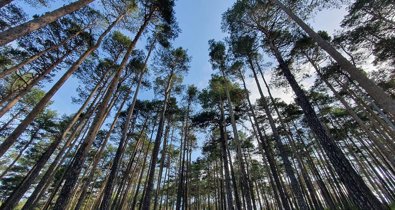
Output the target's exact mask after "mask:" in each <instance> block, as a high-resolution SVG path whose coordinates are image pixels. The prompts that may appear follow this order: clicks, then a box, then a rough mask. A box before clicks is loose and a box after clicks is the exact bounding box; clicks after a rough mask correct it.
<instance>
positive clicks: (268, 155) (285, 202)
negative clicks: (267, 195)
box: [240, 72, 291, 210]
mask: <svg viewBox="0 0 395 210" xmlns="http://www.w3.org/2000/svg"><path fill="white" fill-rule="evenodd" d="M240 77H241V80H242V82H243V87H244V90H245V91H246V94H247V102H248V105H249V110H250V112H251V115H252V117H253V120H254V124H255V127H256V131H257V134H258V137H259V140H260V143H261V145H262V148H263V150H264V154H265V156H266V159H267V160H268V162H269V167H270V171H271V172H272V174H273V177H274V182H275V184H274V183H273V184H274V185H275V186H276V187H277V190H278V191H279V194H280V196H279V197H280V198H281V201H282V203H283V204H282V207H283V208H284V209H286V210H290V209H291V207H290V206H289V204H288V200H287V198H286V195H285V192H284V189H283V188H282V187H281V186H282V185H281V183H280V180H279V175H278V174H277V169H276V168H277V166H276V160H275V159H274V152H273V150H272V148H271V147H270V145H269V143H268V142H266V141H265V138H264V136H263V134H262V131H261V129H260V126H259V124H258V119H257V117H256V115H255V111H254V109H253V106H252V103H251V100H250V98H249V94H248V89H247V85H246V82H245V79H244V76H243V74H242V73H241V72H240ZM271 187H272V189H273V191H274V192H276V189H275V187H274V186H273V185H271ZM278 203H279V205H280V202H278Z"/></svg>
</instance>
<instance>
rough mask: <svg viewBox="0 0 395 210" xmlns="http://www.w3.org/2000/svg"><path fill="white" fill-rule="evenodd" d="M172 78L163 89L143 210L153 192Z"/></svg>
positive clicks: (170, 76)
mask: <svg viewBox="0 0 395 210" xmlns="http://www.w3.org/2000/svg"><path fill="white" fill-rule="evenodd" d="M174 76H175V75H174V73H173V72H171V73H170V75H169V79H168V81H167V85H166V89H165V98H164V100H163V107H162V111H161V115H160V118H159V125H158V131H157V134H156V137H155V143H154V148H153V150H152V155H151V163H150V171H149V176H148V180H147V187H146V188H145V195H144V199H143V204H142V209H143V210H149V209H150V205H151V197H152V190H153V185H154V179H155V166H156V163H157V161H158V154H159V147H160V144H161V140H162V136H163V127H164V124H165V113H166V111H167V106H168V101H169V99H170V93H171V88H172V85H171V83H172V80H173V78H174Z"/></svg>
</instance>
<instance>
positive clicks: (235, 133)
mask: <svg viewBox="0 0 395 210" xmlns="http://www.w3.org/2000/svg"><path fill="white" fill-rule="evenodd" d="M222 75H223V77H224V78H226V75H225V71H222ZM225 94H226V99H227V101H228V108H229V115H230V120H231V124H232V130H233V138H234V141H235V143H236V152H237V158H238V160H239V164H240V170H241V182H242V183H243V186H244V187H246V188H247V189H246V190H245V197H246V203H247V209H252V204H251V195H250V191H249V189H248V176H247V174H246V169H245V165H244V164H245V163H244V161H243V156H242V154H241V146H240V140H239V134H238V131H237V126H236V120H235V115H234V112H233V105H232V100H231V97H230V94H229V89H228V87H227V86H226V85H225Z"/></svg>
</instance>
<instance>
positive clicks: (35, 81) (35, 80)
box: [0, 51, 71, 118]
mask: <svg viewBox="0 0 395 210" xmlns="http://www.w3.org/2000/svg"><path fill="white" fill-rule="evenodd" d="M70 53H71V51H69V52H67V53H65V54H64V55H63V56H62V57H60V58H59V59H58V60H56V61H55V62H54V63H52V64H51V65H50V66H49V67H48V68H47V69H45V71H44V72H42V73H41V74H40V75H38V76H37V77H36V78H33V79H32V81H31V82H29V83H28V84H27V85H26V86H25V87H24V88H23V89H22V90H20V91H17V92H16V95H15V92H14V93H10V94H9V95H8V96H6V97H5V98H4V100H2V102H0V103H1V104H3V103H4V102H7V101H8V103H7V104H6V105H5V106H3V107H2V108H1V110H0V118H1V117H2V116H3V115H4V114H5V113H7V112H8V111H9V110H10V109H11V108H12V107H14V106H15V104H17V103H18V101H19V100H21V98H22V97H23V96H24V95H25V94H26V93H28V92H29V91H30V90H31V89H32V88H33V87H34V86H35V85H37V84H38V83H39V82H40V81H41V80H42V79H44V78H45V77H46V76H47V75H48V74H49V73H51V71H52V70H53V69H54V68H56V67H57V66H58V65H59V64H60V63H62V62H63V60H64V59H65V58H66V57H67V56H68V55H69V54H70Z"/></svg>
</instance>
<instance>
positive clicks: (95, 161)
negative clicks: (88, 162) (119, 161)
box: [74, 87, 132, 210]
mask: <svg viewBox="0 0 395 210" xmlns="http://www.w3.org/2000/svg"><path fill="white" fill-rule="evenodd" d="M131 90H132V88H131V87H130V88H129V89H128V91H127V92H126V94H125V98H124V99H123V100H122V103H121V105H120V106H119V109H118V111H117V113H116V114H115V116H114V119H113V122H112V123H111V126H110V128H109V130H108V132H107V134H106V137H105V138H104V140H103V142H101V144H100V149H99V151H97V152H96V154H95V156H94V158H93V161H92V168H91V172H90V174H89V175H88V177H87V178H86V179H84V181H83V184H82V187H81V189H82V191H81V194H80V196H79V199H78V202H77V204H76V206H75V207H74V209H75V210H78V209H80V207H81V205H82V202H83V201H84V199H85V197H86V192H87V188H88V185H89V183H90V181H91V180H92V179H93V176H94V174H95V171H96V168H97V165H98V164H99V161H100V159H101V157H102V154H103V152H104V149H105V147H106V145H107V141H108V140H109V139H110V136H111V132H112V131H113V129H114V128H115V125H116V123H117V122H118V118H119V115H120V114H121V112H122V108H123V106H124V105H125V103H126V101H127V98H128V96H129V94H130V92H131ZM113 164H114V162H113Z"/></svg>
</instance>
